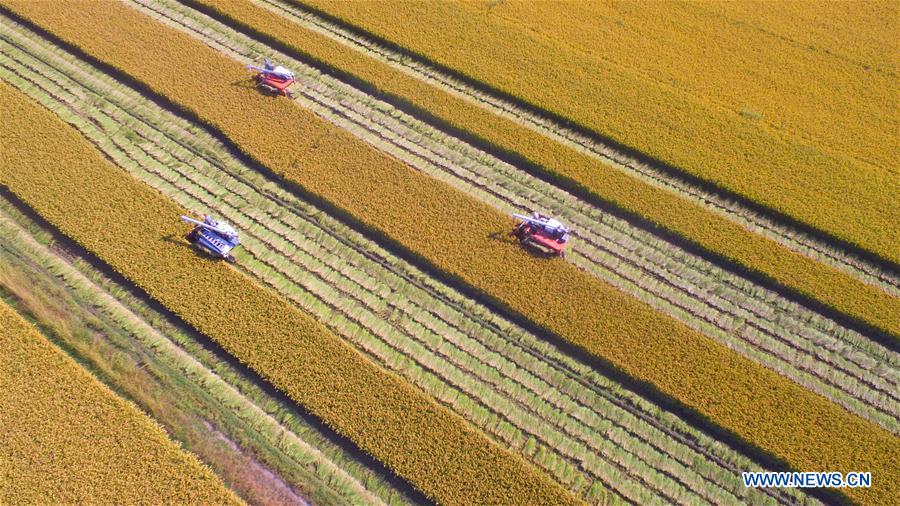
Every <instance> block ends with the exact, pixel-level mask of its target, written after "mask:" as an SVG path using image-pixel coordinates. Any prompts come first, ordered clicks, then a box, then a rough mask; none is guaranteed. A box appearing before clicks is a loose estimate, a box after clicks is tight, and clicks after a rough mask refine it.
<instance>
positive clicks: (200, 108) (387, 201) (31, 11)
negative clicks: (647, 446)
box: [3, 0, 900, 502]
mask: <svg viewBox="0 0 900 506" xmlns="http://www.w3.org/2000/svg"><path fill="white" fill-rule="evenodd" d="M3 3H4V4H6V5H9V6H12V8H13V9H14V10H15V11H16V12H18V13H20V14H21V15H23V16H26V17H28V18H30V19H31V20H32V21H33V22H36V23H37V24H40V25H42V26H44V27H45V28H47V29H49V30H51V31H52V32H53V33H55V34H56V35H57V36H59V37H61V38H63V39H66V40H68V41H70V43H71V44H73V45H76V46H78V47H80V48H82V50H84V51H86V52H87V53H89V54H91V55H93V56H94V57H96V58H99V59H101V60H103V61H106V62H107V63H108V64H110V65H112V66H114V67H116V68H119V69H120V70H121V71H122V72H125V73H126V74H128V75H130V76H132V77H133V78H135V79H138V80H140V81H142V82H144V83H145V84H146V85H147V86H149V87H151V88H152V89H154V90H156V91H157V92H158V93H161V94H163V95H165V96H167V97H168V98H169V99H171V100H172V101H174V102H175V103H176V104H179V105H180V106H181V107H183V108H185V110H187V111H189V112H191V113H192V114H193V115H196V116H197V117H198V118H200V119H201V120H203V121H205V122H206V123H208V124H210V125H214V126H215V127H216V128H218V129H219V130H220V131H222V132H224V133H225V134H226V135H228V136H229V137H230V139H231V140H232V141H234V142H236V143H237V145H239V146H240V147H241V148H242V149H243V150H244V151H245V152H246V153H248V154H250V155H251V156H253V157H255V158H256V159H258V160H259V161H261V162H262V163H263V164H265V165H266V166H268V167H270V168H272V170H274V171H275V172H276V173H278V174H282V175H284V176H285V177H287V178H289V179H291V180H292V181H294V182H296V183H297V184H299V185H302V186H303V187H304V188H305V189H306V190H307V191H309V192H311V193H313V194H315V195H318V196H320V197H321V198H323V199H324V200H325V201H328V202H331V203H332V204H333V205H335V206H336V207H337V208H339V209H343V210H345V211H347V212H349V213H351V214H353V215H355V216H356V217H358V218H359V219H360V220H363V221H364V223H366V224H367V225H368V226H369V227H371V228H372V229H373V230H376V231H380V232H381V233H384V234H386V235H387V236H389V237H391V238H392V239H394V240H396V241H398V242H399V243H400V244H402V245H403V246H405V247H407V248H409V249H410V250H412V251H413V252H415V253H416V254H418V255H420V256H422V257H424V258H426V259H428V260H430V261H431V262H433V263H434V264H435V265H436V266H438V267H439V268H441V269H442V270H444V271H445V272H447V273H450V274H451V275H453V276H455V277H457V278H460V279H462V280H463V281H465V282H467V283H469V284H470V285H471V286H474V287H476V288H478V289H480V290H481V291H483V292H484V293H485V294H486V295H487V296H488V297H490V298H492V299H493V300H495V301H496V302H497V303H498V304H505V305H506V306H508V307H510V308H511V309H513V310H514V311H517V312H518V313H520V314H524V315H528V316H529V318H531V319H532V321H534V322H536V323H537V324H539V325H542V326H543V327H545V328H547V329H549V330H551V331H553V332H555V333H556V334H558V335H560V336H564V338H566V339H568V340H569V341H571V342H572V343H573V344H575V345H577V346H580V347H582V348H583V349H585V350H587V351H589V352H590V353H592V354H594V355H596V356H598V357H602V358H604V359H605V360H608V361H609V362H611V363H612V364H614V365H615V366H617V367H618V368H620V369H621V370H623V371H625V372H626V373H628V374H630V375H632V376H634V377H636V378H638V379H640V380H642V381H646V382H649V383H652V384H654V385H656V386H657V387H658V388H659V389H660V390H661V391H662V392H664V393H665V394H667V395H670V396H672V397H674V398H676V399H679V400H680V401H682V402H683V403H685V404H686V405H687V406H688V407H690V408H692V409H694V410H696V411H697V412H699V413H701V414H703V415H704V416H706V417H707V418H708V419H709V420H710V421H711V422H713V423H715V424H717V425H719V426H721V427H723V428H724V429H726V430H730V431H732V432H733V433H735V434H737V435H738V436H740V437H741V438H743V439H744V440H745V441H748V442H750V443H752V444H754V445H756V446H758V447H760V448H762V449H763V450H765V451H768V452H770V453H771V454H773V455H775V456H777V457H779V458H781V459H783V460H784V461H785V462H787V463H788V464H789V465H791V466H792V467H794V468H796V469H803V470H807V469H821V468H825V469H836V470H844V471H849V470H855V469H859V468H860V467H862V468H865V469H868V470H871V471H872V472H873V474H876V475H881V476H884V477H885V483H890V482H891V480H890V477H891V476H894V475H895V474H896V472H897V471H896V470H897V469H900V465H898V463H897V459H898V457H897V455H898V452H897V450H898V446H900V443H898V441H897V439H896V438H895V437H893V435H891V434H890V433H888V432H887V431H885V430H883V429H879V428H878V427H875V426H873V425H872V424H870V423H867V422H865V421H864V420H862V419H860V418H858V417H856V416H853V415H850V414H848V413H847V412H846V411H844V410H843V409H841V408H839V407H838V406H836V405H834V404H832V403H830V402H828V401H826V400H825V399H823V398H821V397H819V396H816V395H814V394H811V393H809V392H808V391H806V390H804V389H802V388H801V387H799V386H798V385H796V384H794V383H792V382H790V381H788V380H786V379H784V378H782V377H780V376H778V375H777V374H775V373H773V372H771V371H769V370H767V369H764V368H762V367H761V366H758V365H756V364H754V363H752V362H750V361H748V360H746V359H743V358H741V357H739V356H738V355H736V354H735V353H733V352H731V351H730V350H728V349H726V348H724V347H722V346H719V345H716V344H714V343H713V342H711V341H710V340H709V339H707V338H705V337H703V336H701V335H699V334H697V333H696V332H693V331H690V330H689V329H687V328H686V327H684V326H682V325H680V324H677V323H676V322H674V321H673V320H671V319H669V318H668V317H666V316H664V315H662V314H660V313H657V312H655V311H653V310H651V309H649V308H648V307H647V306H645V305H643V304H640V303H637V302H636V301H635V300H633V299H631V298H629V297H627V296H624V295H623V294H621V293H620V292H618V291H616V290H615V289H613V288H611V287H610V286H608V285H606V284H603V283H601V282H599V281H597V280H596V279H594V278H592V277H590V276H589V275H587V274H585V273H583V272H581V271H579V270H577V269H575V268H574V267H572V266H570V265H567V264H563V263H558V262H545V261H542V260H541V259H537V258H534V257H532V256H530V255H528V254H527V253H524V252H522V251H521V250H519V249H518V248H516V247H515V246H514V245H513V244H511V243H510V242H509V241H506V240H504V239H502V237H503V235H505V233H506V232H507V229H508V227H509V225H510V223H509V221H508V219H507V218H506V217H504V216H502V215H498V214H497V213H495V212H494V211H492V210H491V209H489V208H487V207H486V206H484V205H482V204H480V203H479V202H477V201H475V200H473V199H470V198H468V197H466V196H465V195H462V194H460V193H458V192H455V191H453V190H450V189H449V188H447V187H445V186H443V185H441V184H439V183H437V182H435V181H433V180H431V179H428V178H426V177H423V176H421V175H419V174H416V173H414V172H413V171H411V170H410V169H408V168H406V167H404V166H402V165H401V164H399V163H398V162H396V161H395V160H393V159H390V158H388V157H386V156H384V155H382V154H380V153H378V152H375V151H373V150H372V149H370V148H369V147H368V146H366V145H364V144H363V143H362V142H361V141H359V140H358V139H356V138H355V137H353V136H352V135H351V134H349V133H346V132H344V131H341V130H339V129H337V128H336V127H334V126H332V125H331V124H329V123H327V122H325V121H323V120H321V119H319V118H317V117H315V116H314V115H312V114H311V113H309V112H307V111H305V110H303V109H300V108H298V107H294V106H292V105H291V104H290V103H286V101H284V100H279V99H276V98H272V97H265V96H262V95H260V94H258V93H256V92H254V91H252V90H250V89H248V88H249V85H248V86H247V87H244V86H239V85H232V83H238V84H239V83H241V82H246V72H245V70H244V69H243V67H242V66H240V65H239V64H237V63H236V62H234V61H232V60H229V59H228V58H226V57H223V56H221V55H219V54H216V53H215V52H214V51H212V50H211V49H209V48H207V47H206V46H205V45H203V44H202V43H199V42H197V41H195V40H193V39H191V38H190V37H188V36H186V35H183V34H180V33H178V32H175V31H173V30H171V29H168V28H166V27H164V26H162V25H159V24H157V23H155V22H153V21H152V20H151V19H149V18H146V17H144V16H142V15H141V14H139V13H137V12H136V11H132V10H130V9H128V8H127V7H124V6H120V5H119V4H104V5H103V7H102V8H100V7H98V6H96V4H91V3H85V4H80V5H79V7H78V13H77V15H75V14H74V13H73V11H71V10H70V11H68V12H66V13H60V12H57V11H55V10H54V9H52V8H49V7H47V6H45V5H44V4H40V3H33V2H22V3H18V2H10V1H8V0H4V2H3ZM122 31H127V32H128V33H129V38H127V39H126V40H122V41H121V42H120V43H119V44H116V45H110V44H108V40H110V37H112V36H114V35H115V34H117V33H121V32H122ZM161 54H165V55H166V56H167V57H166V58H159V57H152V56H153V55H161ZM209 75H216V76H217V77H218V81H217V82H221V83H226V84H223V85H221V86H216V85H215V84H214V83H211V82H210V81H209V79H207V76H209ZM213 86H215V88H214V89H215V93H212V92H211V87H213ZM272 124H278V125H280V127H281V129H282V131H283V132H289V134H285V136H273V135H271V134H270V132H271V125H272ZM323 175H324V176H325V177H323ZM46 177H49V176H47V175H42V174H35V173H30V172H29V173H26V174H18V175H17V176H16V178H10V179H9V180H10V181H11V182H15V181H16V180H19V179H20V178H21V179H20V182H19V184H20V185H24V186H23V188H24V189H27V188H29V185H27V184H25V182H27V181H34V179H35V178H46ZM46 184H47V185H48V186H49V185H52V184H53V181H47V182H46ZM70 184H71V182H70ZM45 191H46V190H45ZM60 191H63V190H60ZM33 192H34V193H33V195H34V196H33V198H40V199H47V198H48V197H46V196H44V195H45V194H44V193H40V194H38V192H37V191H36V190H33ZM59 200H60V199H55V200H54V201H53V202H51V203H49V204H52V205H56V206H58V205H60V204H59ZM60 216H63V215H60ZM60 216H57V219H61V218H60ZM445 224H452V226H445ZM160 267H161V268H165V269H169V268H172V267H171V266H160ZM205 282H209V283H213V280H208V281H205ZM220 282H221V280H215V283H216V284H214V285H213V286H212V287H210V291H211V293H212V290H213V287H215V286H216V285H217V284H219V283H220ZM526 287H527V289H526ZM235 295H237V294H235ZM244 298H245V297H244ZM168 304H169V303H168V302H167V305H168ZM273 316H274V313H273ZM224 339H227V336H226V337H225V338H224ZM277 359H279V360H282V359H283V357H282V356H279V357H277ZM344 370H346V369H344ZM317 387H318V385H317ZM327 391H328V387H327V386H323V388H322V390H321V392H322V395H325V394H324V392H327ZM723 393H724V395H723ZM364 422H366V423H369V422H370V420H369V419H366V420H365V421H364ZM361 423H362V422H361ZM384 423H385V421H384V420H382V421H381V423H380V424H379V425H381V426H384ZM784 434H790V435H791V437H783V435H784ZM851 449H852V450H851ZM849 494H850V495H851V496H852V497H854V498H858V499H859V500H869V501H872V502H878V501H879V500H883V499H885V498H887V497H890V496H891V494H892V490H891V489H890V487H888V486H885V487H876V488H872V489H856V490H853V491H851V492H849Z"/></svg>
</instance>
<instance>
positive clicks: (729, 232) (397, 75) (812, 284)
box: [197, 0, 900, 333]
mask: <svg viewBox="0 0 900 506" xmlns="http://www.w3.org/2000/svg"><path fill="white" fill-rule="evenodd" d="M197 3H198V4H201V5H204V6H207V7H210V8H212V9H215V10H216V11H217V12H220V13H222V14H224V15H227V16H229V17H231V19H234V20H235V21H236V22H238V23H241V24H244V25H246V26H248V27H252V29H253V30H256V31H259V32H260V33H262V34H264V35H267V36H270V37H274V38H276V39H278V40H279V41H281V42H283V43H285V44H289V45H291V46H292V47H295V48H296V49H297V50H298V51H301V52H303V53H306V54H309V55H311V56H312V57H313V58H316V59H318V60H321V61H322V62H324V63H325V64H327V65H329V66H331V67H334V68H336V69H337V70H339V71H341V72H347V73H350V74H352V75H354V76H357V77H358V78H360V79H363V80H365V81H367V82H368V83H370V84H371V85H372V86H374V87H375V88H377V89H378V90H381V91H382V92H384V93H389V94H392V95H396V96H399V97H402V98H403V99H405V100H408V101H409V102H410V103H411V104H412V105H414V106H416V107H419V108H421V109H422V110H424V111H427V112H428V114H431V115H434V116H436V117H438V118H439V119H440V120H442V121H446V122H448V123H450V124H452V125H453V126H454V127H457V128H460V129H463V130H466V131H468V132H472V133H473V134H475V135H478V136H481V137H482V138H484V139H486V140H487V141H489V142H491V143H493V144H496V145H497V147H498V148H499V149H502V150H505V151H512V152H516V153H520V154H522V155H523V156H526V157H527V158H529V159H530V160H532V161H534V162H535V163H537V164H539V165H540V166H542V167H544V168H546V169H548V170H551V171H553V172H554V173H556V174H558V175H559V176H562V177H566V178H570V179H571V180H573V181H574V182H575V183H577V184H579V185H582V186H584V187H586V188H587V189H589V190H590V191H591V192H593V193H595V194H596V195H598V196H599V197H601V198H603V199H604V200H608V201H611V202H613V203H615V204H617V205H619V206H622V207H624V208H625V209H627V210H629V211H632V212H634V213H636V214H638V215H641V216H643V217H645V218H647V219H649V220H652V221H653V222H654V223H657V224H659V226H661V227H666V228H668V229H670V230H672V231H673V232H674V233H676V234H678V235H681V236H683V237H685V238H686V239H688V240H691V241H695V242H696V243H697V244H699V245H701V246H702V247H705V248H708V249H709V250H711V251H712V252H715V253H717V254H721V255H723V256H725V257H727V258H729V259H731V260H733V261H735V262H737V263H739V264H741V265H743V266H745V267H747V268H748V269H751V270H754V271H757V272H760V273H762V274H763V275H765V276H768V277H770V278H772V279H774V280H776V281H778V282H779V283H782V284H784V285H785V286H787V287H790V288H792V289H795V290H797V291H799V292H800V293H804V294H806V295H809V296H811V297H813V298H815V299H817V300H819V301H821V302H823V303H825V304H828V305H830V306H832V307H834V308H836V309H838V310H840V311H842V312H845V313H847V314H850V315H853V316H855V317H857V318H859V319H861V320H863V321H866V322H868V323H870V324H872V325H874V326H876V327H878V328H881V329H884V330H886V331H888V332H891V333H896V332H897V330H898V328H900V316H898V315H900V304H898V301H897V299H896V298H895V297H890V296H888V295H887V294H885V293H884V292H883V291H881V290H878V289H876V288H874V287H872V286H870V285H867V284H865V283H860V282H859V280H857V279H855V278H854V277H852V276H848V275H846V274H845V273H843V272H840V271H838V270H837V269H833V268H829V267H828V266H826V265H824V264H822V263H819V262H816V261H813V260H812V259H810V258H809V257H807V256H804V255H801V254H798V253H796V252H795V251H792V250H790V249H789V248H786V247H783V246H781V245H779V244H778V243H777V242H775V241H773V240H767V239H766V238H765V237H763V236H761V235H758V234H754V233H752V232H750V231H748V230H747V229H746V228H743V227H741V226H739V225H738V224H736V223H734V222H733V221H730V220H728V219H725V218H723V217H721V216H718V215H716V214H713V213H710V212H707V211H706V210H704V209H703V208H702V207H700V206H697V205H692V204H691V203H690V202H688V201H687V200H686V199H682V198H678V197H677V196H675V195H673V194H671V193H669V192H666V191H661V190H659V189H657V188H654V187H653V186H651V185H649V184H646V183H644V182H642V181H641V180H639V179H635V178H631V177H627V176H626V175H624V174H622V173H621V172H619V171H617V170H614V169H613V168H612V167H610V166H609V165H608V164H605V163H602V162H600V161H598V160H596V159H594V158H591V157H589V156H586V155H584V154H582V153H579V152H577V151H575V150H572V149H567V148H566V147H565V146H564V145H562V144H559V143H556V142H553V141H551V140H549V139H547V138H546V137H544V136H542V135H539V134H537V133H535V132H533V131H531V130H529V129H527V128H525V127H523V126H521V125H519V124H517V123H516V122H514V121H511V120H509V119H506V118H503V117H501V116H497V115H494V114H491V113H489V112H488V111H485V110H484V109H482V108H480V107H477V106H475V105H473V104H471V103H469V102H467V101H465V100H462V99H460V98H457V97H455V96H453V95H450V94H448V93H445V92H444V91H443V90H441V89H440V88H436V87H433V86H429V85H428V84H426V83H423V82H422V81H419V80H417V79H415V78H413V77H411V76H408V75H406V74H405V73H403V72H400V71H398V70H395V69H392V68H391V67H390V66H388V65H387V64H385V63H382V62H380V61H378V60H375V59H372V58H367V57H365V56H364V55H360V54H358V53H356V52H348V51H346V50H342V49H343V48H342V46H341V44H339V43H337V42H335V41H333V40H330V39H328V38H326V37H323V36H321V35H319V34H317V33H316V32H314V31H312V30H308V29H307V30H304V29H302V28H298V27H297V25H296V24H294V23H291V22H290V21H289V20H287V19H285V18H284V17H281V16H278V15H277V14H275V13H272V12H270V11H268V10H266V9H264V8H262V7H259V6H256V5H255V4H252V3H238V2H221V1H217V0H199V1H198V2H197Z"/></svg>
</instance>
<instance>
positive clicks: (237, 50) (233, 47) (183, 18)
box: [141, 0, 866, 342]
mask: <svg viewBox="0 0 900 506" xmlns="http://www.w3.org/2000/svg"><path fill="white" fill-rule="evenodd" d="M141 1H143V0H141ZM155 8H156V9H157V10H156V11H152V12H154V13H160V14H161V15H164V13H163V11H164V9H163V8H162V7H159V6H158V5H157V6H156V7H155ZM166 12H168V11H166ZM179 12H181V11H179ZM174 17H177V18H179V19H182V20H187V19H189V16H188V15H178V14H174V15H173V19H174ZM163 20H164V21H165V18H163ZM207 22H209V21H208V20H207ZM197 25H203V26H205V28H204V29H203V33H210V30H209V28H208V26H206V25H205V23H203V22H193V23H191V26H197ZM175 26H178V25H177V23H176V24H175ZM191 30H194V28H191ZM219 33H221V30H219ZM215 40H218V41H221V40H222V37H216V38H215ZM208 42H210V44H213V42H212V39H208ZM215 45H216V46H217V47H221V44H219V43H215ZM231 47H232V50H231V51H229V54H240V53H241V51H242V50H241V49H240V48H235V46H231ZM243 54H244V55H245V56H247V57H248V58H252V57H253V55H248V54H247V51H246V50H243ZM295 63H297V64H298V65H300V63H299V62H295ZM310 85H311V84H310ZM318 89H319V91H322V92H323V93H327V91H326V90H324V89H322V88H321V87H320V88H318ZM345 96H346V95H343V94H342V95H341V98H344V97H345ZM329 107H333V105H332V104H329ZM359 114H361V115H363V116H365V117H367V118H369V117H371V115H370V114H367V113H366V112H360V113H359ZM416 130H417V131H420V130H419V129H416ZM381 133H383V132H379V134H381ZM401 139H402V137H401ZM419 154H420V153H419ZM603 235H606V234H603ZM745 291H749V289H745ZM781 324H782V325H783V321H782V322H781ZM860 339H862V342H866V340H865V339H864V338H860Z"/></svg>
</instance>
